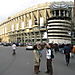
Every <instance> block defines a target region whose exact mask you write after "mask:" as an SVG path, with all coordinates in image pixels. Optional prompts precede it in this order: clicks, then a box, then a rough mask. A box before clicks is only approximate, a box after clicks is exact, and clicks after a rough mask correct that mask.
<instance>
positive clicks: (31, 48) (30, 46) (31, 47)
mask: <svg viewBox="0 0 75 75" xmlns="http://www.w3.org/2000/svg"><path fill="white" fill-rule="evenodd" d="M26 50H34V49H33V46H32V45H28V46H26Z"/></svg>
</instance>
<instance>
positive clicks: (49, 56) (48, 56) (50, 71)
mask: <svg viewBox="0 0 75 75" xmlns="http://www.w3.org/2000/svg"><path fill="white" fill-rule="evenodd" d="M51 47H52V44H48V43H47V44H46V49H47V50H46V59H47V63H46V64H47V71H46V73H48V74H50V75H53V67H52V59H53V58H54V55H53V51H52V48H51Z"/></svg>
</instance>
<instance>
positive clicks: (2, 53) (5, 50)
mask: <svg viewBox="0 0 75 75" xmlns="http://www.w3.org/2000/svg"><path fill="white" fill-rule="evenodd" d="M33 65H34V55H33V53H32V51H26V50H25V47H18V48H17V50H16V55H15V56H12V48H11V47H3V46H0V75H35V74H34V72H33ZM40 71H41V72H40V73H39V74H38V75H47V74H45V71H46V59H45V57H42V58H41V65H40ZM53 71H54V75H75V58H71V62H70V64H69V66H68V67H67V66H66V64H65V60H64V54H61V53H56V54H55V57H54V59H53Z"/></svg>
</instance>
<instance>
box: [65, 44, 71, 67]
mask: <svg viewBox="0 0 75 75" xmlns="http://www.w3.org/2000/svg"><path fill="white" fill-rule="evenodd" d="M70 52H71V46H70V44H66V45H65V46H64V54H65V60H66V65H67V66H68V65H69V62H70Z"/></svg>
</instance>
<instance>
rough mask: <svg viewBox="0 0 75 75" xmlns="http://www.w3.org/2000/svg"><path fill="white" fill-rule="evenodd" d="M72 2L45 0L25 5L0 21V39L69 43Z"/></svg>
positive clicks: (17, 41) (70, 38)
mask: <svg viewBox="0 0 75 75" xmlns="http://www.w3.org/2000/svg"><path fill="white" fill-rule="evenodd" d="M72 7H73V2H52V3H50V2H46V3H43V4H38V5H36V6H33V7H31V8H27V9H25V10H23V11H21V12H19V13H17V14H15V15H13V16H10V17H8V18H7V19H6V20H4V21H2V22H1V23H0V41H1V42H16V43H29V42H32V43H35V42H37V41H40V42H42V41H47V42H51V43H71V41H72V39H74V37H73V38H72V31H73V29H74V24H73V23H72V18H73V8H72Z"/></svg>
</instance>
